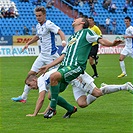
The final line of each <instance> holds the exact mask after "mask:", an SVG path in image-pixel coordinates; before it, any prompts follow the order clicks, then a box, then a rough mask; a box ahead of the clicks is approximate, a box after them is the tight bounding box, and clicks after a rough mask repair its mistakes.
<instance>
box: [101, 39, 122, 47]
mask: <svg viewBox="0 0 133 133" xmlns="http://www.w3.org/2000/svg"><path fill="white" fill-rule="evenodd" d="M98 42H99V43H100V44H102V45H103V46H107V47H111V46H117V45H119V44H121V43H124V41H123V40H114V42H111V41H109V40H107V39H104V38H100V39H99V40H98Z"/></svg>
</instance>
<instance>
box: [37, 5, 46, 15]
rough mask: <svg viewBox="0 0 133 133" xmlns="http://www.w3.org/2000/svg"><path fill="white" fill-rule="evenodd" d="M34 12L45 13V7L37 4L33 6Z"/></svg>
mask: <svg viewBox="0 0 133 133" xmlns="http://www.w3.org/2000/svg"><path fill="white" fill-rule="evenodd" d="M35 12H42V13H43V14H46V9H45V8H44V7H43V6H37V7H36V8H35Z"/></svg>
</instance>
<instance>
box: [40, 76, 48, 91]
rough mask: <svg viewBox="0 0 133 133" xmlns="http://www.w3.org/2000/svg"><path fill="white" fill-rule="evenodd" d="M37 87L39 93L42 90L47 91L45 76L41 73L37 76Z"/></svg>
mask: <svg viewBox="0 0 133 133" xmlns="http://www.w3.org/2000/svg"><path fill="white" fill-rule="evenodd" d="M38 88H39V93H40V92H42V91H46V92H47V91H48V90H47V88H46V83H45V77H43V76H42V75H41V76H40V77H39V78H38Z"/></svg>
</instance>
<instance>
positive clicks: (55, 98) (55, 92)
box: [50, 84, 59, 110]
mask: <svg viewBox="0 0 133 133" xmlns="http://www.w3.org/2000/svg"><path fill="white" fill-rule="evenodd" d="M50 92H51V102H50V107H51V108H52V109H53V110H56V104H57V101H58V94H59V84H58V85H56V86H51V87H50Z"/></svg>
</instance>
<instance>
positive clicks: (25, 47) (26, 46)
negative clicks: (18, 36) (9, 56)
mask: <svg viewBox="0 0 133 133" xmlns="http://www.w3.org/2000/svg"><path fill="white" fill-rule="evenodd" d="M27 48H28V44H26V45H25V46H24V47H23V49H22V51H21V53H22V52H24V50H25V49H27Z"/></svg>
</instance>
